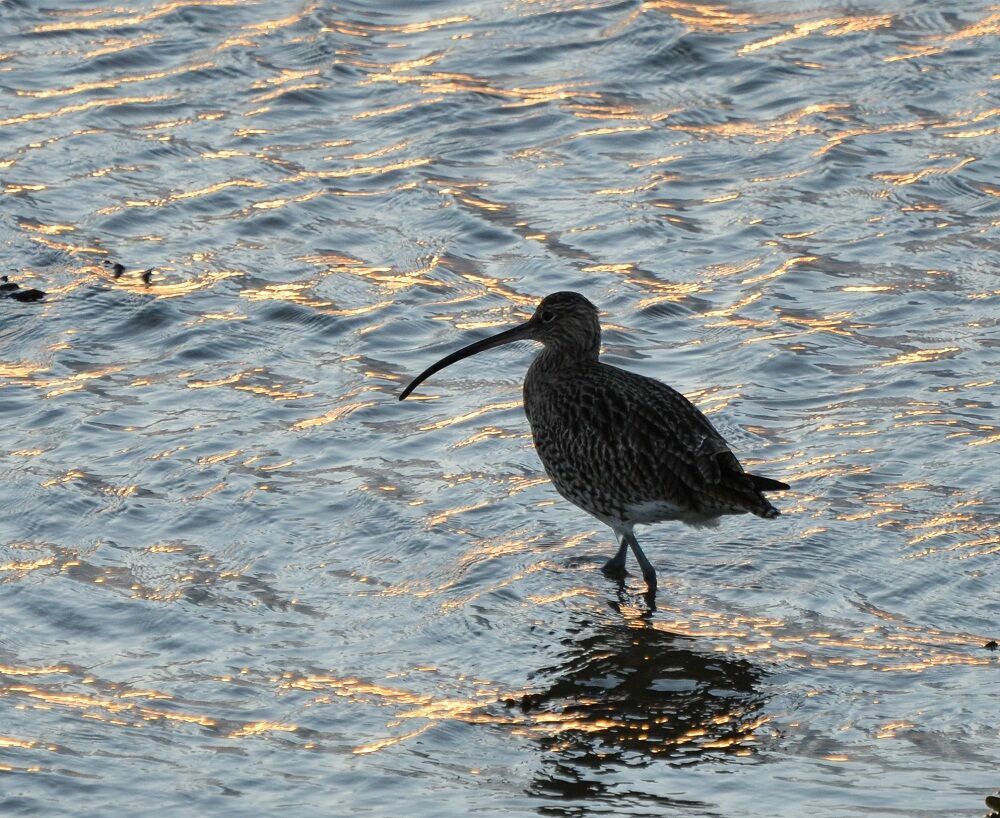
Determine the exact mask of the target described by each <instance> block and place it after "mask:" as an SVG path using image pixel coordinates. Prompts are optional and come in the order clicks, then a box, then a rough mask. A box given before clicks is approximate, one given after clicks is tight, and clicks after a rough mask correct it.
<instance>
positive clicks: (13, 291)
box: [0, 276, 45, 302]
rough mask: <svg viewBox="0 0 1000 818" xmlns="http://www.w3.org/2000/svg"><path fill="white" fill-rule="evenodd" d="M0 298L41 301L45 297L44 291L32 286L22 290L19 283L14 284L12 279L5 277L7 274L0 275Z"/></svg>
mask: <svg viewBox="0 0 1000 818" xmlns="http://www.w3.org/2000/svg"><path fill="white" fill-rule="evenodd" d="M0 282H3V283H0V298H13V299H14V300H15V301H24V302H30V301H41V300H42V299H43V298H45V292H44V291H43V290H36V289H35V288H34V287H32V288H30V289H27V290H23V289H21V285H20V284H15V283H14V282H13V281H11V280H10V279H8V278H7V276H0Z"/></svg>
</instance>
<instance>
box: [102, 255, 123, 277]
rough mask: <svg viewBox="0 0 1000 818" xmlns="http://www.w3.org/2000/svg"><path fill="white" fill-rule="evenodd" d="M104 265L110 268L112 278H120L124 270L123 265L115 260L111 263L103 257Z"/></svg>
mask: <svg viewBox="0 0 1000 818" xmlns="http://www.w3.org/2000/svg"><path fill="white" fill-rule="evenodd" d="M104 266H105V267H110V268H111V275H112V277H114V278H121V277H122V273H124V272H125V265H124V264H120V263H119V262H117V261H116V262H114V263H113V264H112V263H111V262H110V261H108V259H104Z"/></svg>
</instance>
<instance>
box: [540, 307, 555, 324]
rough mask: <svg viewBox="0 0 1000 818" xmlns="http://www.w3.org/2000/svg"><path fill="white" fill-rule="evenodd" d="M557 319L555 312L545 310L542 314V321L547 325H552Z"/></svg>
mask: <svg viewBox="0 0 1000 818" xmlns="http://www.w3.org/2000/svg"><path fill="white" fill-rule="evenodd" d="M555 318H556V314H555V313H554V312H550V311H549V310H545V311H544V312H542V321H544V322H545V323H546V324H550V323H552V321H554V320H555Z"/></svg>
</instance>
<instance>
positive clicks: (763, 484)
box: [747, 474, 791, 491]
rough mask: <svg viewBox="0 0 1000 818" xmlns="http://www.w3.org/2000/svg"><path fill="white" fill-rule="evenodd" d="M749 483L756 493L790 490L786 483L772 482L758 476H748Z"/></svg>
mask: <svg viewBox="0 0 1000 818" xmlns="http://www.w3.org/2000/svg"><path fill="white" fill-rule="evenodd" d="M747 477H749V478H750V482H752V483H753V487H754V488H755V489H757V491H788V489H789V488H791V487H790V486H789V485H788V483H782V482H781V481H780V480H772V479H771V478H770V477H761V476H760V475H759V474H748V475H747Z"/></svg>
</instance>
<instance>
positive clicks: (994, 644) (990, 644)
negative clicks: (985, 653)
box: [983, 639, 1000, 650]
mask: <svg viewBox="0 0 1000 818" xmlns="http://www.w3.org/2000/svg"><path fill="white" fill-rule="evenodd" d="M983 647H984V648H986V650H996V649H997V648H1000V645H998V644H997V640H996V639H991V640H990V641H989V642H987V643H986V644H985V645H983Z"/></svg>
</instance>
